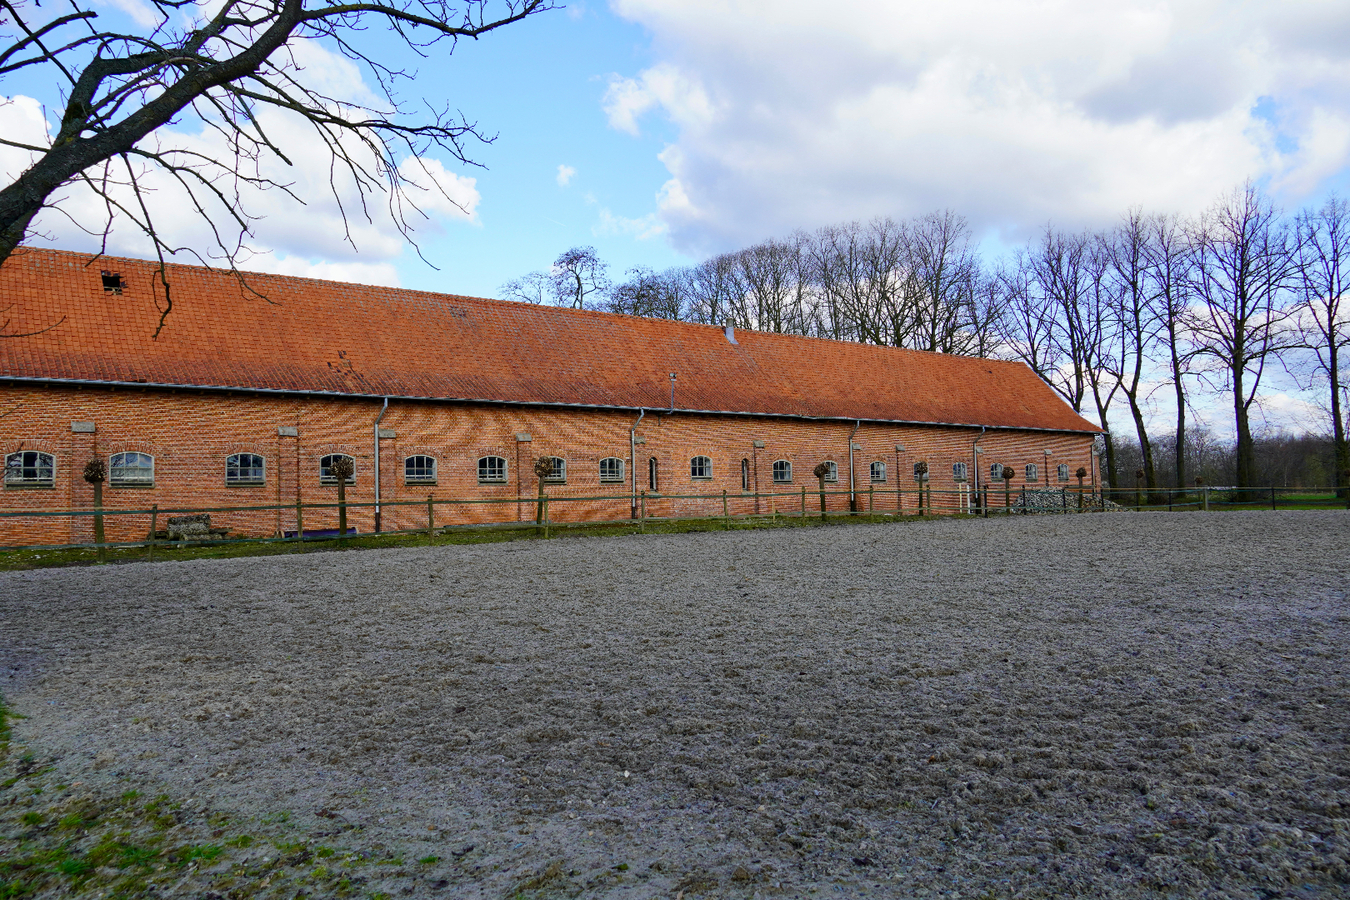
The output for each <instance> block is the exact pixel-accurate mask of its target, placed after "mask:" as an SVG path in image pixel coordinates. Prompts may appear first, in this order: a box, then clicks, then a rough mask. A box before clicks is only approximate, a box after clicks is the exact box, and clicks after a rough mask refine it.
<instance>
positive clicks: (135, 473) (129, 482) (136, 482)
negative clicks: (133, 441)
mask: <svg viewBox="0 0 1350 900" xmlns="http://www.w3.org/2000/svg"><path fill="white" fill-rule="evenodd" d="M108 484H110V485H112V486H113V487H154V484H155V458H154V457H153V456H151V455H150V454H149V453H114V454H113V455H112V457H111V458H109V460H108Z"/></svg>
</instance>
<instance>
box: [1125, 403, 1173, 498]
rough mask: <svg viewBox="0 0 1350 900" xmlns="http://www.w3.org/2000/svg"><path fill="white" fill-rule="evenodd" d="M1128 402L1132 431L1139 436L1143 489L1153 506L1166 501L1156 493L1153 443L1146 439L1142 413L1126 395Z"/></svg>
mask: <svg viewBox="0 0 1350 900" xmlns="http://www.w3.org/2000/svg"><path fill="white" fill-rule="evenodd" d="M1125 397H1126V399H1128V400H1129V401H1130V415H1131V416H1133V417H1134V430H1135V431H1136V432H1137V433H1138V435H1139V452H1140V453H1141V454H1142V455H1143V457H1144V465H1143V469H1144V488H1145V489H1146V490H1147V491H1148V502H1149V503H1151V504H1153V505H1154V506H1158V505H1161V504H1163V503H1166V502H1167V500H1166V498H1164V497H1163V496H1162V495H1161V494H1159V493H1158V473H1157V470H1156V469H1154V467H1153V443H1152V442H1151V441H1150V440H1149V439H1148V429H1147V428H1145V427H1144V411H1143V410H1142V409H1140V408H1139V404H1138V403H1136V402H1135V397H1134V395H1133V394H1126V395H1125Z"/></svg>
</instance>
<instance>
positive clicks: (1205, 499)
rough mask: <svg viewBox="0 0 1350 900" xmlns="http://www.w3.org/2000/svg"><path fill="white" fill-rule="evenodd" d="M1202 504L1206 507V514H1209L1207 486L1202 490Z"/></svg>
mask: <svg viewBox="0 0 1350 900" xmlns="http://www.w3.org/2000/svg"><path fill="white" fill-rule="evenodd" d="M1200 502H1201V505H1202V506H1203V507H1204V510H1205V512H1209V485H1205V486H1204V487H1202V488H1201V489H1200Z"/></svg>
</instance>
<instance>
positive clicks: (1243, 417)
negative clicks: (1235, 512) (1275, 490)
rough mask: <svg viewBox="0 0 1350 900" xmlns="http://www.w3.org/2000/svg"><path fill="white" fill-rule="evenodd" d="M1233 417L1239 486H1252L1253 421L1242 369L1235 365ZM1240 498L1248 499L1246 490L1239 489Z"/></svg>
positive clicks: (1253, 463)
mask: <svg viewBox="0 0 1350 900" xmlns="http://www.w3.org/2000/svg"><path fill="white" fill-rule="evenodd" d="M1233 419H1234V424H1235V425H1236V427H1237V460H1236V462H1237V473H1236V477H1235V481H1236V482H1237V487H1239V488H1242V489H1246V488H1250V487H1251V486H1252V477H1253V476H1252V470H1253V468H1254V466H1255V462H1256V459H1255V457H1256V448H1255V447H1254V446H1253V444H1252V428H1251V422H1250V420H1249V419H1248V417H1247V404H1246V403H1244V402H1243V399H1242V370H1241V368H1240V367H1238V366H1234V367H1233ZM1238 497H1239V499H1242V500H1246V499H1248V498H1247V495H1246V492H1245V490H1239V491H1238Z"/></svg>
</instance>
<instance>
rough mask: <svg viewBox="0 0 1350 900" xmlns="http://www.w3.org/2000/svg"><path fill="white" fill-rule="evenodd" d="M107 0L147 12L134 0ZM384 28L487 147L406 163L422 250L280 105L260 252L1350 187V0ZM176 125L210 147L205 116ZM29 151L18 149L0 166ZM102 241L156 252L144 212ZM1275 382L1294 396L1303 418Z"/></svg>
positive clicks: (1094, 220) (751, 238)
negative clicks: (336, 184)
mask: <svg viewBox="0 0 1350 900" xmlns="http://www.w3.org/2000/svg"><path fill="white" fill-rule="evenodd" d="M95 8H96V9H97V10H98V11H99V12H100V15H101V16H103V17H104V18H105V20H106V21H109V22H114V23H116V22H126V23H129V24H134V23H136V22H138V21H141V22H144V21H147V19H146V16H147V9H146V7H145V6H144V5H143V2H142V0H99V2H98V3H97V4H96V7H95ZM370 39H371V40H374V41H380V40H383V39H382V38H380V37H379V35H378V34H375V35H373V36H372V37H371V38H370ZM375 46H377V48H378V49H380V51H381V52H384V53H388V54H391V58H395V59H397V60H398V61H399V62H400V63H401V64H404V65H407V66H410V67H416V69H417V75H416V78H415V79H414V80H413V81H412V82H411V83H408V84H405V85H404V86H403V87H402V88H401V95H402V97H403V98H404V99H405V100H408V101H410V102H411V103H414V104H417V103H421V102H422V101H423V100H425V101H426V102H429V103H431V104H433V105H438V104H448V105H449V106H450V107H451V108H454V109H458V110H459V111H460V112H461V113H462V114H463V116H464V117H465V118H466V119H468V120H469V121H473V122H476V123H477V124H478V125H479V127H480V128H481V130H482V131H483V132H484V133H485V134H489V135H494V136H495V139H494V140H493V141H492V142H491V143H487V144H473V143H470V144H469V145H468V147H467V155H468V156H469V157H470V158H471V159H472V160H473V161H474V162H475V163H477V165H474V166H469V165H465V164H464V163H462V162H459V161H457V160H454V159H453V158H451V157H449V156H447V155H445V154H440V155H439V156H438V155H435V154H433V155H432V156H431V157H430V158H426V159H422V160H408V161H406V164H407V165H408V166H411V167H416V168H415V171H416V173H417V174H418V177H422V176H423V175H426V174H429V175H432V176H435V177H436V178H437V179H438V181H439V183H440V184H441V185H442V187H444V188H445V193H446V194H448V195H449V199H447V198H445V197H442V196H440V195H437V194H433V193H427V194H425V195H423V196H421V197H420V198H414V199H420V201H421V203H422V206H423V208H424V209H425V211H426V212H427V214H428V218H427V219H426V220H424V221H421V222H419V223H418V224H417V228H416V231H415V233H414V239H415V241H416V243H417V248H414V247H413V246H412V245H410V243H409V242H408V241H407V240H405V239H404V238H403V236H402V235H400V234H399V232H398V231H397V229H395V228H394V227H393V223H392V222H391V221H390V220H389V217H388V216H387V215H385V214H383V213H382V212H381V210H380V208H379V206H378V203H377V204H376V205H375V206H374V207H372V214H371V220H370V221H365V220H364V218H363V217H361V216H359V215H349V216H348V220H347V221H348V223H349V225H350V228H348V227H344V223H343V219H342V215H341V210H340V209H339V207H338V204H337V203H336V202H335V201H334V200H333V198H332V197H331V196H329V195H328V185H327V169H326V167H325V166H324V165H322V164H321V162H316V161H321V160H322V154H321V150H319V149H316V148H315V147H314V142H313V139H312V138H311V137H310V136H308V135H307V134H306V133H305V132H304V130H303V129H302V128H300V127H298V126H297V125H296V124H295V123H293V122H287V121H284V120H283V119H282V118H281V117H277V118H276V119H275V120H269V121H268V123H267V124H268V127H269V130H270V131H273V132H274V134H275V135H276V136H279V137H280V138H281V139H283V140H285V141H286V142H287V146H288V147H291V148H295V149H296V150H297V151H298V152H296V153H293V154H292V157H293V159H296V160H298V161H299V164H298V165H295V166H292V167H281V166H280V165H278V166H277V167H276V171H275V172H273V173H270V174H274V176H275V177H276V178H277V179H278V180H280V181H284V182H287V183H290V184H291V185H292V190H293V191H294V192H295V193H296V194H298V195H299V196H300V197H301V198H302V199H304V200H305V201H306V204H305V205H303V206H302V205H298V204H297V203H296V202H294V201H293V200H291V199H290V198H288V197H286V196H285V195H284V194H283V193H282V192H281V191H279V190H276V189H273V190H272V191H269V192H266V193H263V194H260V195H256V196H251V197H249V198H248V206H249V208H250V209H251V210H252V211H254V212H256V213H257V214H259V215H261V216H262V217H263V218H262V219H261V221H260V222H259V223H258V226H257V230H256V237H255V239H254V240H253V245H254V246H255V248H256V249H257V250H259V251H260V253H259V254H258V255H256V256H254V257H253V258H252V259H251V260H250V262H249V265H250V266H251V267H254V268H258V269H265V270H271V271H281V272H286V273H290V274H297V275H310V276H315V277H322V278H335V279H341V280H352V281H362V282H368V283H380V284H394V285H401V286H404V287H410V288H419V289H425V290H432V291H439V292H446V293H461V294H471V295H480V296H494V295H496V294H497V293H499V289H500V286H501V285H502V284H503V282H505V281H507V280H508V279H511V278H514V277H517V276H520V275H523V274H525V273H527V272H530V271H533V270H538V269H543V268H546V267H547V266H548V265H549V263H550V262H551V261H552V260H553V259H554V258H556V257H557V256H558V255H559V254H560V253H561V252H562V251H564V250H566V249H567V248H569V247H573V246H579V245H592V246H594V247H595V248H596V249H597V251H598V252H599V255H600V256H601V258H603V259H605V260H607V261H608V262H609V264H610V269H611V274H612V275H613V276H615V277H619V278H621V277H622V276H623V274H624V272H625V271H626V270H628V269H630V268H631V267H633V266H638V265H644V266H650V267H652V268H654V269H662V268H665V267H668V266H671V265H677V264H688V263H692V262H696V261H698V260H700V259H703V258H705V257H707V256H709V255H711V254H715V253H718V252H723V251H728V250H735V249H738V248H740V247H743V246H746V245H749V244H752V243H755V242H757V241H760V240H763V239H765V238H769V237H773V236H780V235H785V234H787V233H789V232H791V231H793V230H794V229H798V228H801V229H807V230H810V229H814V228H817V227H819V226H822V225H826V224H830V223H837V222H843V221H848V220H852V219H866V218H870V217H873V216H878V215H890V216H895V217H897V218H900V217H907V216H911V215H920V214H923V213H926V212H930V211H933V210H936V209H943V208H948V209H952V210H955V211H956V212H958V213H960V214H962V215H964V216H966V217H967V218H968V219H969V221H970V222H971V224H972V226H973V228H974V230H975V232H976V234H977V235H978V236H979V238H980V240H981V242H982V245H983V246H984V247H985V248H986V249H987V250H988V251H990V252H991V253H995V254H996V253H998V252H1000V251H1001V250H1004V249H1006V248H1007V247H1010V246H1015V245H1016V244H1018V243H1020V242H1022V241H1023V240H1025V239H1026V238H1028V237H1029V236H1031V235H1033V234H1035V233H1036V232H1037V231H1038V230H1040V229H1041V228H1043V227H1044V226H1045V225H1046V224H1048V223H1053V224H1055V225H1057V226H1062V227H1065V228H1079V227H1103V226H1108V225H1111V224H1113V223H1114V222H1116V221H1117V220H1118V219H1119V217H1120V216H1121V214H1122V213H1123V212H1125V210H1127V209H1128V208H1130V207H1134V206H1138V207H1142V208H1143V209H1144V210H1145V211H1148V212H1154V211H1156V212H1177V213H1181V214H1187V215H1189V214H1194V213H1197V212H1200V211H1201V210H1203V209H1204V208H1206V207H1207V206H1209V205H1210V204H1211V203H1212V202H1213V201H1214V200H1215V199H1216V198H1217V197H1219V196H1220V195H1221V194H1223V193H1225V192H1227V191H1230V190H1232V189H1233V188H1234V187H1236V186H1237V185H1239V184H1241V183H1242V182H1243V181H1244V180H1247V179H1251V180H1253V181H1255V182H1256V183H1258V184H1260V185H1261V186H1262V187H1263V188H1264V189H1265V190H1266V191H1268V192H1269V194H1270V195H1271V196H1272V197H1273V198H1274V199H1275V200H1276V202H1277V203H1279V204H1280V205H1281V206H1283V207H1284V208H1286V209H1295V208H1298V207H1301V206H1303V205H1306V204H1311V203H1317V202H1319V201H1320V200H1321V199H1323V198H1325V197H1326V196H1327V195H1328V194H1330V193H1332V192H1338V193H1340V194H1341V195H1342V196H1344V195H1347V194H1350V4H1347V3H1345V2H1344V0H1282V2H1279V3H1273V2H1237V0H1208V2H1206V0H1172V2H1167V0H1149V2H1136V0H1118V2H1114V3H1110V4H1085V3H1082V2H1070V0H1062V2H1061V0H948V2H944V3H931V2H923V3H920V2H909V0H853V2H847V3H838V4H831V5H822V4H819V3H817V2H804V0H610V2H604V0H584V2H580V3H573V4H569V5H568V6H567V7H566V8H564V9H559V10H557V11H553V12H549V13H546V14H543V15H539V16H536V17H532V18H531V19H528V20H526V21H524V22H521V23H517V24H514V25H511V26H508V27H506V28H503V29H501V30H499V31H497V32H494V33H492V34H489V35H487V36H485V37H483V38H482V39H480V40H478V41H468V42H462V43H461V44H460V45H459V46H458V47H457V48H456V49H455V51H454V53H453V54H452V55H447V54H446V53H445V52H444V50H445V48H432V49H431V50H430V51H429V52H428V55H427V57H426V58H425V59H422V60H415V59H409V58H406V57H404V56H398V54H399V53H400V48H399V47H398V46H397V45H395V44H394V43H392V42H389V41H385V43H384V44H382V45H380V44H377V45H375ZM298 62H299V63H300V64H301V65H303V66H305V69H306V73H307V77H311V78H313V79H315V80H316V82H317V83H320V84H322V85H324V86H325V87H326V88H328V89H329V90H331V91H332V92H333V93H334V94H335V95H338V96H348V97H351V98H353V99H361V98H363V97H364V98H372V97H373V95H372V93H371V87H372V81H371V79H370V75H369V73H368V72H363V71H362V70H360V69H359V68H357V67H355V66H353V65H352V64H351V63H350V62H349V61H347V60H345V59H342V58H341V57H340V56H338V55H336V54H335V53H333V52H332V48H331V47H325V46H322V45H319V44H317V43H311V44H309V45H307V46H305V47H304V48H302V50H301V51H300V53H299V56H298ZM53 90H54V89H53V87H52V85H51V83H50V78H48V79H47V80H46V81H45V82H44V81H43V80H41V79H39V78H27V77H18V78H16V77H13V76H11V77H9V78H7V79H6V80H5V82H4V83H3V85H0V93H3V95H4V96H5V97H6V98H8V100H9V102H8V103H6V104H4V105H3V106H0V127H3V128H5V129H6V131H7V133H10V134H26V135H29V136H36V137H40V136H41V134H42V132H43V130H44V129H50V128H51V127H52V126H53V125H54V123H55V121H56V115H55V113H54V112H53V110H54V109H55V108H57V105H59V98H57V96H56V95H55V94H54V93H53ZM44 104H45V105H44ZM161 139H162V140H165V141H169V142H176V143H177V144H179V145H182V146H189V147H194V148H198V149H203V150H210V149H211V148H212V146H213V144H212V138H211V137H210V135H208V134H204V133H202V132H200V131H194V130H193V129H192V127H191V123H190V122H184V123H178V124H177V125H175V126H172V127H171V128H170V129H168V130H166V132H165V133H164V134H163V135H162V136H161ZM23 164H24V159H23V152H22V151H17V150H13V149H4V150H0V169H4V170H6V171H7V172H9V173H13V172H15V171H18V169H20V168H21V167H22V166H23ZM409 171H414V169H409ZM344 191H346V193H344V194H343V196H344V197H345V198H346V199H347V200H348V201H350V199H351V195H350V191H349V190H348V189H346V188H344ZM160 196H161V197H162V201H161V202H160V205H159V206H158V207H157V208H156V209H155V210H154V211H155V213H156V216H157V218H158V219H159V220H160V227H161V228H162V229H163V230H164V231H165V232H166V233H167V234H168V235H170V236H171V237H172V238H173V239H175V240H176V241H179V242H181V243H183V244H188V245H194V246H197V245H204V244H206V243H208V242H209V235H208V233H207V231H206V229H205V226H204V225H203V224H202V223H201V222H200V221H198V220H197V219H196V218H195V217H194V216H192V215H191V214H190V210H188V209H186V208H185V204H182V203H180V202H175V201H174V200H173V199H172V191H171V190H170V189H169V188H168V186H167V185H165V186H162V189H161V191H160ZM351 209H352V207H351V205H350V203H348V210H349V212H351ZM98 212H99V210H98V208H97V206H96V205H95V204H93V203H92V201H91V200H90V198H88V197H85V196H82V195H81V192H80V191H79V190H78V189H72V190H71V191H70V192H69V193H68V194H67V196H66V198H65V202H64V211H63V213H62V214H57V213H49V214H44V216H43V218H42V219H41V220H40V223H39V224H40V228H39V231H40V236H39V238H38V240H39V242H45V243H50V244H53V245H56V246H62V247H67V248H72V249H85V248H92V247H95V246H97V239H96V238H95V237H92V236H90V235H88V234H85V233H84V232H82V231H80V230H79V228H77V227H76V223H77V222H83V223H85V224H86V225H87V224H88V223H89V222H90V221H92V220H96V219H97V217H98ZM110 249H111V250H112V251H113V252H117V253H125V254H128V255H137V256H144V255H146V254H147V253H148V251H149V248H148V245H147V244H146V242H145V240H144V238H141V237H138V236H137V235H136V234H135V233H134V232H133V231H130V230H126V229H124V230H120V231H118V232H116V233H115V234H114V235H113V237H112V240H111V242H110ZM419 250H420V254H419V252H418V251H419ZM1277 388H1278V386H1277ZM1278 393H1279V391H1278V389H1277V390H1276V391H1274V392H1272V394H1271V400H1270V403H1269V404H1268V405H1269V406H1270V407H1271V408H1272V409H1275V408H1276V407H1278V406H1279V405H1280V404H1282V403H1284V402H1285V400H1281V399H1280V398H1279V397H1278V396H1277V395H1278ZM1286 399H1287V400H1288V401H1289V402H1290V403H1291V404H1293V406H1291V407H1290V408H1291V409H1294V410H1295V412H1293V413H1290V415H1292V416H1293V417H1294V418H1295V419H1297V418H1298V417H1299V416H1302V415H1304V414H1306V413H1307V410H1306V409H1303V408H1301V407H1298V406H1297V403H1296V402H1295V400H1296V398H1293V396H1292V394H1290V395H1289V396H1288V397H1286ZM1298 402H1304V401H1298ZM1299 410H1301V411H1299ZM1164 412H1165V411H1164ZM1162 414H1163V412H1160V415H1162ZM1277 418H1278V416H1277ZM1285 418H1289V416H1285Z"/></svg>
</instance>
